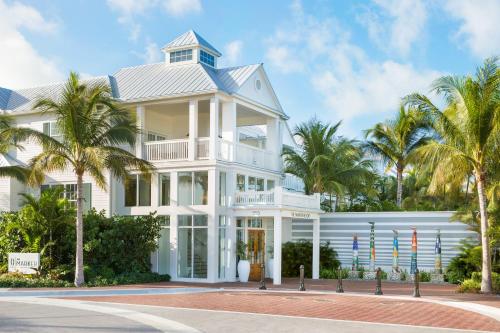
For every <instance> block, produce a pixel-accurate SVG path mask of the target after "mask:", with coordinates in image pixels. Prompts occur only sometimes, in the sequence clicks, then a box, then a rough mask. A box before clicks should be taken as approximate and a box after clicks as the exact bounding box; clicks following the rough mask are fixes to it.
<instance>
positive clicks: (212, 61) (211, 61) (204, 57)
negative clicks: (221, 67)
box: [200, 50, 215, 67]
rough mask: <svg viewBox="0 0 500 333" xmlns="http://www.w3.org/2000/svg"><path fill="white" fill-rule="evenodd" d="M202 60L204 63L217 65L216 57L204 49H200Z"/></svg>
mask: <svg viewBox="0 0 500 333" xmlns="http://www.w3.org/2000/svg"><path fill="white" fill-rule="evenodd" d="M200 61H201V62H202V63H204V64H207V65H209V66H212V67H214V66H215V57H214V56H213V55H211V54H210V53H207V52H205V51H203V50H200Z"/></svg>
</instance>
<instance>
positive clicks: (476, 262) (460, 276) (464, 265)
mask: <svg viewBox="0 0 500 333" xmlns="http://www.w3.org/2000/svg"><path fill="white" fill-rule="evenodd" d="M479 270H481V246H476V245H475V244H472V243H469V242H462V246H461V248H460V253H459V254H458V255H457V256H456V257H454V258H453V259H452V260H451V261H450V263H449V264H448V267H447V268H446V273H445V278H446V281H448V282H450V283H455V284H457V283H460V282H462V281H464V280H466V279H469V278H470V277H471V275H472V273H473V272H476V271H479Z"/></svg>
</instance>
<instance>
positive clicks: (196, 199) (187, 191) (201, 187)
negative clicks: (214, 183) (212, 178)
mask: <svg viewBox="0 0 500 333" xmlns="http://www.w3.org/2000/svg"><path fill="white" fill-rule="evenodd" d="M177 196H178V199H177V202H178V204H179V205H180V206H190V205H206V204H208V172H207V171H195V172H179V173H178V177H177Z"/></svg>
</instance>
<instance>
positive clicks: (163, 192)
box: [159, 173, 170, 206]
mask: <svg viewBox="0 0 500 333" xmlns="http://www.w3.org/2000/svg"><path fill="white" fill-rule="evenodd" d="M159 183H160V184H159V185H160V206H170V174H169V173H162V174H160V182H159Z"/></svg>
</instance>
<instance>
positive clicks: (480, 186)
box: [476, 170, 492, 294]
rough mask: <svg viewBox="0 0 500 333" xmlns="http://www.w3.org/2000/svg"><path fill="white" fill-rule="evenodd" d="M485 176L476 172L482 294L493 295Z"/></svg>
mask: <svg viewBox="0 0 500 333" xmlns="http://www.w3.org/2000/svg"><path fill="white" fill-rule="evenodd" d="M485 179H486V177H485V175H484V172H483V171H482V170H476V184H477V196H478V199H479V213H480V215H481V246H482V262H483V265H482V271H481V292H483V293H485V294H489V293H491V291H492V289H491V256H490V240H489V237H488V211H487V208H486V194H485V192H484V186H485Z"/></svg>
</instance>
